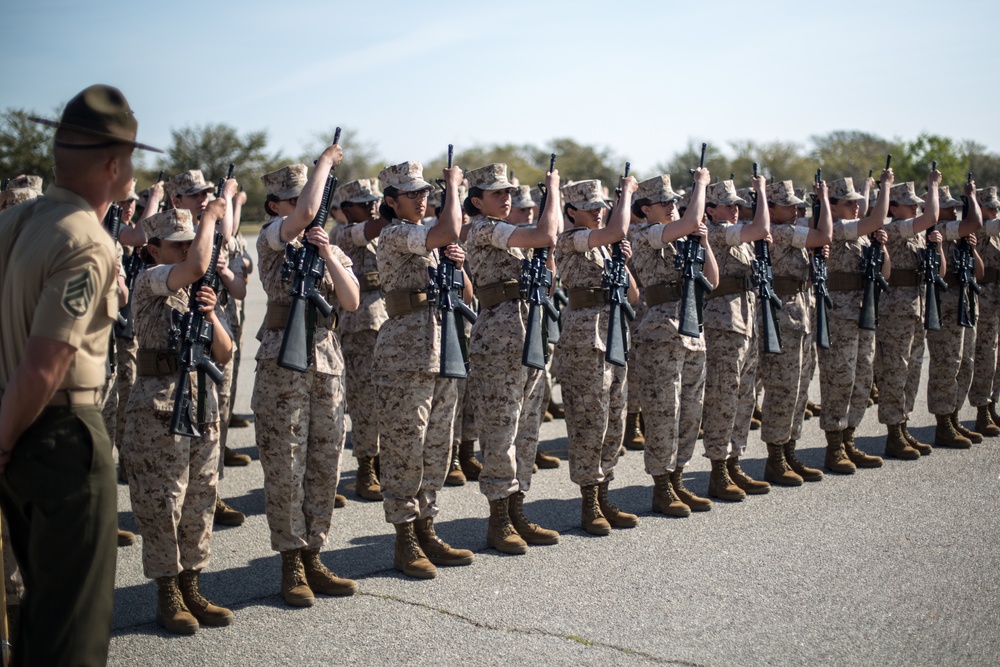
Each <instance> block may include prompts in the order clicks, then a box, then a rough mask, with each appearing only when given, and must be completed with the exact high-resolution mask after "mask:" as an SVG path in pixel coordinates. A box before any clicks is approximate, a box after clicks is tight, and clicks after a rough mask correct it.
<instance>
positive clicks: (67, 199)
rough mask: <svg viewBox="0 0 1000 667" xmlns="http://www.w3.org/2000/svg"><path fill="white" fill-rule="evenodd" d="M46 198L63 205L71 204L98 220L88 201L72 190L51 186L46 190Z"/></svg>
mask: <svg viewBox="0 0 1000 667" xmlns="http://www.w3.org/2000/svg"><path fill="white" fill-rule="evenodd" d="M45 198H46V199H51V200H52V201H56V202H59V203H61V204H70V205H71V206H75V207H77V208H80V209H83V210H84V211H87V212H88V213H91V214H93V216H94V218H95V219H96V218H97V213H95V212H94V209H93V208H91V206H90V204H88V203H87V200H86V199H84V198H83V197H81V196H80V195H78V194H76V193H75V192H73V191H72V190H67V189H66V188H60V187H59V186H57V185H49V187H47V188H46V189H45Z"/></svg>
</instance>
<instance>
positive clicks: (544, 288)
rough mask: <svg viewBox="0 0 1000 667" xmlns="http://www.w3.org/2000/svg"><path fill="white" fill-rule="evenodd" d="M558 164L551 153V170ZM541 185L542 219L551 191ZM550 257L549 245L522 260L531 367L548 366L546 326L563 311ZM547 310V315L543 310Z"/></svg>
mask: <svg viewBox="0 0 1000 667" xmlns="http://www.w3.org/2000/svg"><path fill="white" fill-rule="evenodd" d="M555 168H556V154H555V153H552V155H551V156H550V157H549V173H552V171H554V170H555ZM538 188H539V190H540V191H541V193H542V200H541V202H540V203H539V204H538V217H539V219H541V217H542V216H543V215H545V206H546V204H548V199H549V192H548V188H547V187H545V184H544V183H539V184H538ZM548 260H549V249H548V248H547V247H545V248H535V252H534V254H533V255H532V257H531V259H530V260H528V259H522V260H521V285H520V289H521V298H523V299H525V300H526V301H527V302H528V304H529V305H528V322H527V324H526V326H525V330H524V350H523V351H522V353H521V365H522V366H527V367H528V368H537V369H538V370H545V364H546V362H547V361H548V360H549V359H548V357H549V349H548V347H547V346H546V339H547V338H548V337H547V336H546V335H545V334H544V333H543V329H545V328H546V327H547V326H548V321H549V320H552V321H554V322H556V323H557V325H558V321H559V311H558V310H556V307H555V306H554V305H553V304H552V301H551V300H550V299H549V288H550V287H551V286H552V271H551V270H550V269H549V267H548V266H547V264H548ZM539 309H542V310H543V311H544V317H543V316H542V313H541V312H540V311H539Z"/></svg>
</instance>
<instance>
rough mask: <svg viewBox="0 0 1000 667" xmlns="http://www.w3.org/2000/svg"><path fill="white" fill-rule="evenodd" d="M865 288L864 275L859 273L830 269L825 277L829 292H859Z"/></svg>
mask: <svg viewBox="0 0 1000 667" xmlns="http://www.w3.org/2000/svg"><path fill="white" fill-rule="evenodd" d="M864 288H865V277H864V276H863V275H862V274H860V273H845V272H842V271H831V272H830V273H829V274H828V275H827V277H826V289H828V290H829V291H831V292H860V291H861V290H863V289H864Z"/></svg>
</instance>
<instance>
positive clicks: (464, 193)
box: [458, 183, 469, 201]
mask: <svg viewBox="0 0 1000 667" xmlns="http://www.w3.org/2000/svg"><path fill="white" fill-rule="evenodd" d="M468 196H469V186H468V184H467V183H462V184H461V185H459V186H458V201H465V199H466V197H468Z"/></svg>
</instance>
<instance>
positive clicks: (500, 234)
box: [490, 222, 517, 250]
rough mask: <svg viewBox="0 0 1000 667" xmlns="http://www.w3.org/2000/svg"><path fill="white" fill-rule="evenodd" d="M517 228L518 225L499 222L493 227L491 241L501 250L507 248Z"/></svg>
mask: <svg viewBox="0 0 1000 667" xmlns="http://www.w3.org/2000/svg"><path fill="white" fill-rule="evenodd" d="M516 229H517V227H515V226H514V225H512V224H510V223H509V222H498V223H497V224H496V226H495V227H494V228H493V235H492V236H491V238H490V243H492V244H493V245H494V246H495V247H497V248H500V249H501V250H506V249H507V248H509V247H510V237H511V236H512V235H513V234H514V231H515V230H516Z"/></svg>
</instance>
